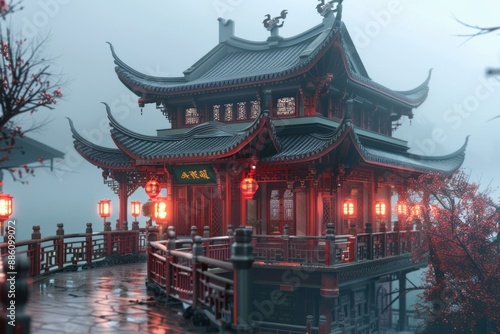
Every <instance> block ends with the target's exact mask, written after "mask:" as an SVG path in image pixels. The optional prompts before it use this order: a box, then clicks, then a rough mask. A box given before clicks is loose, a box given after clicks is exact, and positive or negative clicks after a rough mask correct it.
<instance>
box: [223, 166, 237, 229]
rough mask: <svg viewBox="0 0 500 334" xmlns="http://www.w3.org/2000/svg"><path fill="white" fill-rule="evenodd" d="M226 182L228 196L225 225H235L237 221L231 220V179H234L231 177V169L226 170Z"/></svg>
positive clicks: (226, 199)
mask: <svg viewBox="0 0 500 334" xmlns="http://www.w3.org/2000/svg"><path fill="white" fill-rule="evenodd" d="M225 174H226V175H225V176H226V183H225V185H224V186H225V189H226V191H225V193H226V198H225V203H224V204H225V210H224V223H225V226H229V225H233V226H234V225H235V224H236V222H232V221H231V181H232V178H231V174H230V172H229V170H226V173H225Z"/></svg>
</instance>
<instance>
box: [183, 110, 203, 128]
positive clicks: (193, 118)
mask: <svg viewBox="0 0 500 334" xmlns="http://www.w3.org/2000/svg"><path fill="white" fill-rule="evenodd" d="M198 123H200V114H198V109H196V108H187V109H186V124H198Z"/></svg>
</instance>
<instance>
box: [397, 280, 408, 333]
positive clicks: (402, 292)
mask: <svg viewBox="0 0 500 334" xmlns="http://www.w3.org/2000/svg"><path fill="white" fill-rule="evenodd" d="M406 328H408V324H407V321H406V273H405V272H401V273H399V320H398V328H397V329H398V330H400V331H405V330H406Z"/></svg>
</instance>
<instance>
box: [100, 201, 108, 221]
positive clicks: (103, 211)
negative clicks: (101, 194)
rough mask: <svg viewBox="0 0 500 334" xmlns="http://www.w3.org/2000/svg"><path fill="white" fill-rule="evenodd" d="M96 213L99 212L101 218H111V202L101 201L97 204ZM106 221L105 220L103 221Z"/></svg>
mask: <svg viewBox="0 0 500 334" xmlns="http://www.w3.org/2000/svg"><path fill="white" fill-rule="evenodd" d="M97 204H98V205H97V211H98V212H99V216H101V217H102V218H107V217H110V216H111V200H110V199H102V200H100V201H99V203H97ZM104 220H106V219H104Z"/></svg>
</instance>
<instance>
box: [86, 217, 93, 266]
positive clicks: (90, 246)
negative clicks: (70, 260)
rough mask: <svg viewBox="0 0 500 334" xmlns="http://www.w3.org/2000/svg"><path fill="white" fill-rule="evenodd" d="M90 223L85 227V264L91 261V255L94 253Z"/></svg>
mask: <svg viewBox="0 0 500 334" xmlns="http://www.w3.org/2000/svg"><path fill="white" fill-rule="evenodd" d="M92 233H93V230H92V223H87V228H86V229H85V243H86V244H87V247H85V250H86V254H85V257H86V258H87V264H91V263H92V255H93V253H94V244H93V242H92Z"/></svg>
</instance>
